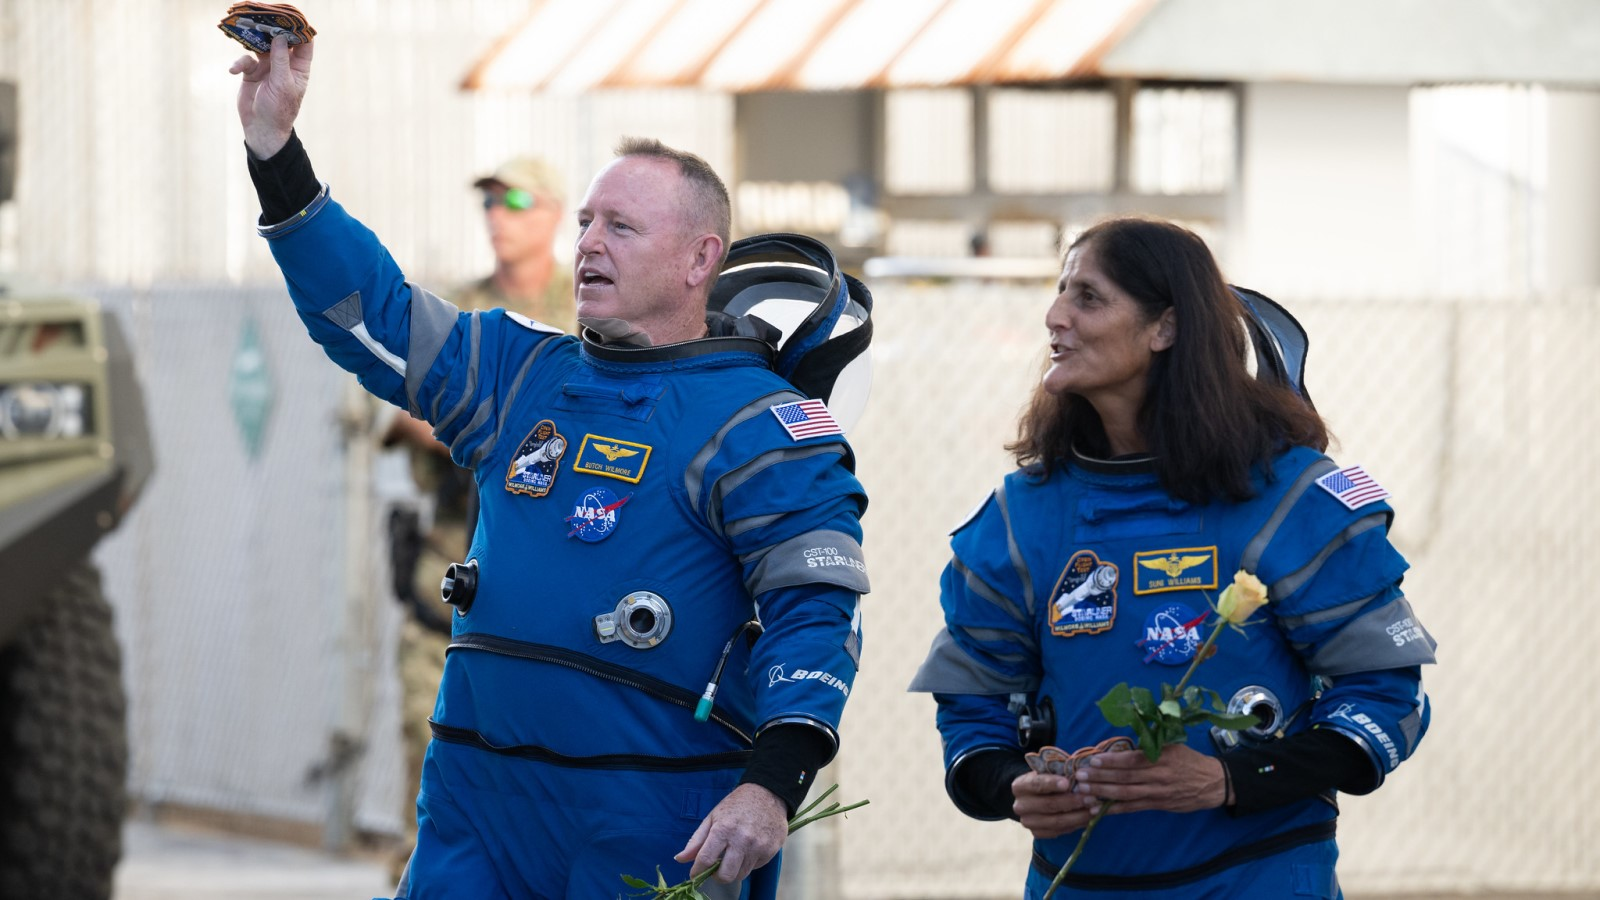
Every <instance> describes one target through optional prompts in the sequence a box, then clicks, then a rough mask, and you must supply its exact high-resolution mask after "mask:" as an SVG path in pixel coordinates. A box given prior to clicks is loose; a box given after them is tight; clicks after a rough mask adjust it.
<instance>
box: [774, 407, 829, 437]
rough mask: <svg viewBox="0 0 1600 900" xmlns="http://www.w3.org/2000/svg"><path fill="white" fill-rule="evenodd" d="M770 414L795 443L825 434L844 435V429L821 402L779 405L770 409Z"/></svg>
mask: <svg viewBox="0 0 1600 900" xmlns="http://www.w3.org/2000/svg"><path fill="white" fill-rule="evenodd" d="M772 414H773V415H775V416H777V417H778V421H779V422H782V423H783V430H784V431H787V432H789V437H791V438H794V439H795V440H797V441H803V440H805V439H806V438H814V437H822V436H823V435H825V434H844V429H843V428H840V427H839V423H838V422H835V421H834V419H833V414H832V413H830V412H828V406H827V404H825V403H823V402H822V401H821V400H796V401H795V402H793V403H780V404H778V405H777V406H774V407H772Z"/></svg>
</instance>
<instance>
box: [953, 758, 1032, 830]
mask: <svg viewBox="0 0 1600 900" xmlns="http://www.w3.org/2000/svg"><path fill="white" fill-rule="evenodd" d="M1027 771H1029V768H1028V762H1027V760H1026V759H1024V758H1023V754H1022V751H1021V750H1020V749H1013V748H1007V747H994V748H991V749H986V750H978V751H975V752H973V753H970V754H968V755H966V756H963V757H962V758H961V759H959V760H957V761H956V764H955V770H954V771H953V772H951V776H952V777H950V778H947V779H946V780H945V789H946V791H947V792H948V793H949V794H950V799H951V800H953V801H955V804H956V808H957V809H959V810H961V811H962V812H964V813H966V814H967V815H969V816H972V817H973V818H974V819H983V820H985V821H995V820H998V819H1015V818H1017V814H1016V812H1015V811H1014V810H1012V808H1011V807H1012V805H1013V804H1015V803H1016V801H1017V798H1016V795H1014V794H1012V793H1011V782H1013V781H1015V780H1017V776H1019V775H1021V774H1023V773H1025V772H1027Z"/></svg>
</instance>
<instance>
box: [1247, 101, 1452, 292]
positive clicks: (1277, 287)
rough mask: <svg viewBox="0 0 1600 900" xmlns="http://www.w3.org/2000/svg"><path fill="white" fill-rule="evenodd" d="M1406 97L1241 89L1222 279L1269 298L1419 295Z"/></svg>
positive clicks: (1419, 273)
mask: <svg viewBox="0 0 1600 900" xmlns="http://www.w3.org/2000/svg"><path fill="white" fill-rule="evenodd" d="M1408 94H1409V91H1408V89H1407V88H1404V87H1350V86H1332V85H1309V84H1251V85H1247V86H1246V88H1245V102H1244V113H1243V119H1244V121H1243V135H1244V138H1243V142H1242V143H1243V153H1242V154H1241V158H1242V180H1241V183H1240V187H1239V190H1240V210H1241V215H1240V225H1241V228H1240V233H1239V235H1238V236H1237V238H1236V240H1235V243H1234V245H1233V246H1234V252H1233V253H1232V259H1231V268H1230V270H1229V272H1228V274H1229V276H1230V277H1232V278H1233V279H1234V280H1236V281H1238V282H1239V283H1241V284H1249V285H1251V286H1253V287H1256V288H1257V289H1258V290H1261V291H1262V292H1264V293H1266V294H1267V295H1269V296H1276V294H1287V293H1290V292H1307V291H1310V292H1313V293H1338V292H1356V293H1361V294H1376V295H1380V296H1382V295H1397V296H1398V295H1403V294H1406V293H1409V292H1413V291H1415V290H1416V289H1417V288H1418V287H1420V284H1421V271H1420V266H1419V263H1418V252H1417V240H1416V219H1415V210H1414V208H1413V204H1412V194H1413V191H1412V178H1411V161H1410V155H1409V146H1410V142H1409V122H1410V119H1409V107H1408ZM1274 292H1276V294H1275V293H1274Z"/></svg>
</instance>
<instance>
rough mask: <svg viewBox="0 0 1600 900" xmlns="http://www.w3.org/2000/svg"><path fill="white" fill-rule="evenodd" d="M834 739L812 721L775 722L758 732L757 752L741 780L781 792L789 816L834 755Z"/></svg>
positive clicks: (742, 782)
mask: <svg viewBox="0 0 1600 900" xmlns="http://www.w3.org/2000/svg"><path fill="white" fill-rule="evenodd" d="M833 749H834V748H833V739H832V738H830V737H829V736H828V733H827V732H825V731H823V730H822V729H821V728H813V727H811V726H809V725H793V724H784V725H773V726H771V727H770V728H765V729H763V730H762V731H761V733H760V734H758V735H756V743H755V748H754V750H755V755H754V756H752V757H751V759H750V765H749V766H747V767H746V768H745V770H744V776H743V777H742V778H740V779H739V783H740V784H758V785H760V786H762V787H764V788H766V789H767V790H769V791H771V792H773V793H774V794H777V795H778V799H780V800H782V801H783V805H784V808H785V809H787V810H788V811H789V815H790V817H793V816H794V813H795V810H797V809H799V808H800V807H801V805H803V804H804V803H805V800H806V794H807V793H809V792H810V790H811V782H813V781H815V780H816V778H817V770H818V769H821V768H822V767H823V766H825V765H827V764H828V760H830V759H832V758H833Z"/></svg>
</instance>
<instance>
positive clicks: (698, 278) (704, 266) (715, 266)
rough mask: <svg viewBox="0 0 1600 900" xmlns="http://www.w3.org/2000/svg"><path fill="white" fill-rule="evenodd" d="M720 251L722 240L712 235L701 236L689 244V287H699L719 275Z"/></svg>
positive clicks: (720, 267) (720, 266)
mask: <svg viewBox="0 0 1600 900" xmlns="http://www.w3.org/2000/svg"><path fill="white" fill-rule="evenodd" d="M722 251H723V245H722V238H719V237H717V236H716V235H714V234H702V235H700V236H699V237H697V238H695V239H694V241H693V242H692V243H690V244H689V254H690V255H689V272H688V276H687V280H688V285H689V287H692V288H694V287H699V286H701V285H703V284H706V283H707V282H710V281H712V280H715V279H716V277H717V276H718V275H719V274H721V269H722Z"/></svg>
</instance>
